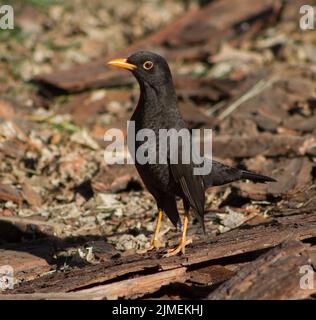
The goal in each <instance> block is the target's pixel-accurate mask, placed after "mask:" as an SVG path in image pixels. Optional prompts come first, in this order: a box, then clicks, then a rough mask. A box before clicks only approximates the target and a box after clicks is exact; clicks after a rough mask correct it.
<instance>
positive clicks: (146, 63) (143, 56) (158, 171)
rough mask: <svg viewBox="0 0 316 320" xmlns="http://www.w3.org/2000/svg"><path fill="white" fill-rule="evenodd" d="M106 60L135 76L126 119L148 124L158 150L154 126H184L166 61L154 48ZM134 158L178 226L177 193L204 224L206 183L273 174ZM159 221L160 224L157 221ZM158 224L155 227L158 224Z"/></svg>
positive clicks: (138, 127) (137, 125) (215, 164)
mask: <svg viewBox="0 0 316 320" xmlns="http://www.w3.org/2000/svg"><path fill="white" fill-rule="evenodd" d="M109 64H111V65H114V66H117V67H121V68H125V69H129V70H130V71H131V72H132V73H133V75H134V76H135V77H136V79H137V80H138V83H139V85H140V98H139V101H138V104H137V107H136V109H135V111H134V114H133V116H132V118H131V120H133V121H135V129H136V134H137V132H138V131H139V130H141V129H143V128H149V129H152V130H153V131H154V132H155V134H156V137H157V140H156V151H157V154H158V150H159V140H158V137H159V134H158V130H159V129H162V128H164V129H171V128H174V129H176V130H180V129H182V128H187V125H186V123H185V122H184V120H183V119H182V117H181V114H180V112H179V109H178V107H177V97H176V93H175V90H174V86H173V81H172V76H171V72H170V69H169V66H168V64H167V62H166V61H165V59H164V58H162V57H161V56H159V55H158V54H155V53H151V52H146V51H139V52H136V53H134V54H132V55H131V56H130V57H129V58H128V59H116V60H113V61H110V62H109ZM180 141H181V139H180ZM143 143H144V142H143V141H141V142H140V141H136V142H135V144H136V145H135V146H136V150H137V148H138V147H139V146H140V145H142V144H143ZM181 150H182V148H181V144H179V150H178V151H179V154H180V155H181ZM168 154H169V153H168ZM179 159H181V157H179ZM135 163H136V168H137V171H138V172H139V175H140V176H141V178H142V180H143V181H144V184H145V185H146V187H147V188H148V190H149V192H150V193H151V194H152V195H153V196H154V198H155V200H156V202H157V206H158V209H159V210H162V211H164V212H165V213H166V214H167V216H168V217H169V219H170V220H171V221H172V223H173V224H174V225H175V226H177V227H179V226H180V225H181V220H180V217H179V213H178V209H177V205H176V196H178V197H180V198H181V199H182V200H183V204H184V208H185V212H186V217H188V211H189V208H192V209H193V213H194V215H195V216H196V217H197V218H198V220H199V221H200V223H201V225H202V227H203V230H204V204H205V189H206V188H208V187H210V186H218V185H223V184H226V183H229V182H233V181H236V180H240V179H249V180H251V181H254V182H268V181H275V180H274V179H273V178H270V177H267V176H263V175H260V174H257V173H254V172H251V171H246V170H239V169H237V168H233V167H229V166H226V165H224V164H221V163H219V162H217V161H212V171H211V173H210V174H209V175H206V176H202V175H194V174H193V168H194V166H195V165H194V164H193V163H192V162H191V163H190V164H182V163H179V164H171V163H170V161H168V163H167V164H159V163H158V164H140V163H138V162H137V159H136V161H135ZM158 224H159V226H160V222H159V223H158ZM158 224H157V228H159V227H158ZM186 225H187V220H186ZM185 229H186V226H185ZM185 231H186V230H185ZM155 235H156V234H155ZM155 240H157V239H155V238H154V240H153V245H152V247H157V245H155V244H156V242H157V241H156V242H155ZM185 241H186V240H185V236H184V237H183V238H182V247H181V250H182V252H184V247H185ZM183 242H184V243H183ZM179 247H180V246H179ZM174 252H175V253H177V252H179V250H178V251H177V250H174V251H173V253H174ZM173 253H171V254H170V255H172V254H173Z"/></svg>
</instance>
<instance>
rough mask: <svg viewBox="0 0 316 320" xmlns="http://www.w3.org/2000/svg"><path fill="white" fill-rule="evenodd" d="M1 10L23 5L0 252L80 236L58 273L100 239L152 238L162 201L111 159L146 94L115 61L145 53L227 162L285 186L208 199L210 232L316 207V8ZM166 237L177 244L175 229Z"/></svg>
mask: <svg viewBox="0 0 316 320" xmlns="http://www.w3.org/2000/svg"><path fill="white" fill-rule="evenodd" d="M1 4H9V5H11V6H12V7H13V8H14V29H13V30H0V63H1V64H0V221H2V222H0V229H1V223H2V225H3V226H5V228H4V227H2V229H1V230H3V231H1V232H0V243H2V245H7V244H8V243H20V242H23V241H25V240H36V239H43V238H44V239H45V238H46V237H47V236H56V237H58V238H68V239H75V240H74V242H73V243H72V245H71V246H70V249H69V248H67V249H65V248H63V249H62V250H55V251H53V256H54V259H55V260H54V261H55V262H56V261H57V262H58V263H57V265H58V267H54V268H53V267H52V266H51V265H50V266H49V267H48V269H52V268H53V269H54V270H56V269H58V268H60V265H62V267H63V268H67V267H68V268H70V266H71V264H72V263H75V262H78V259H79V261H81V262H82V261H86V260H87V261H89V262H91V261H92V262H96V261H98V259H101V258H100V255H99V258H98V255H97V254H95V255H91V254H90V255H89V250H87V249H86V248H87V247H95V248H97V244H98V243H100V242H102V243H104V241H105V242H106V243H110V244H114V246H115V250H118V251H119V252H125V254H127V253H133V252H135V250H136V249H140V248H143V247H144V246H145V245H146V243H147V242H148V241H149V240H150V234H151V232H152V230H153V228H154V218H155V212H156V207H155V203H154V201H153V199H152V198H151V196H150V195H149V194H148V192H147V191H146V190H145V189H144V188H143V185H142V182H141V181H140V179H139V177H138V176H137V173H136V171H135V169H134V167H133V166H132V165H125V166H122V165H113V166H108V165H106V163H105V162H104V159H103V156H104V150H105V146H106V144H105V143H104V141H103V136H104V133H105V131H106V130H107V129H109V128H120V129H122V130H123V131H124V132H125V133H126V121H127V120H128V119H129V118H130V116H131V114H132V112H133V109H134V106H135V104H136V103H137V100H138V95H139V88H138V85H137V83H136V81H135V80H134V79H133V78H132V77H131V76H130V75H128V73H127V72H123V73H122V72H121V71H118V70H114V68H108V67H107V66H106V64H105V62H106V61H108V60H110V59H111V58H113V57H127V56H128V54H129V53H131V52H134V51H136V50H139V49H146V50H151V51H155V52H157V53H160V54H162V55H163V56H164V57H166V59H167V60H168V62H169V64H170V67H171V70H172V73H173V76H174V81H175V85H176V90H177V94H178V98H179V107H180V110H181V112H182V114H183V117H184V118H185V120H186V121H187V122H188V123H189V125H190V127H191V128H213V129H214V134H213V138H214V140H213V153H214V157H215V158H216V159H219V160H221V161H223V162H225V163H227V164H230V165H236V166H239V167H243V168H248V169H250V170H255V171H258V172H261V173H263V174H267V175H269V176H273V177H275V178H277V179H278V183H275V184H269V185H254V184H248V183H246V182H241V183H235V184H233V185H230V186H228V187H226V186H224V187H216V188H212V189H211V190H209V192H208V193H207V214H206V226H207V231H208V234H209V235H217V234H219V233H223V232H226V231H229V230H231V229H234V228H236V227H238V226H240V225H244V224H248V223H256V221H257V222H262V221H265V219H269V218H271V217H272V218H273V217H277V216H281V215H283V214H293V213H302V212H313V210H315V209H316V185H315V179H316V169H315V159H316V158H315V157H316V140H315V134H316V96H315V87H316V65H315V64H316V32H315V30H302V29H301V28H300V25H299V22H300V19H301V17H302V14H300V12H299V10H300V7H301V6H302V5H303V4H310V5H311V6H314V7H313V8H315V5H316V3H315V1H308V0H304V1H300V0H292V1H290V0H289V1H281V0H276V1H272V0H262V1H251V0H236V1H228V0H214V1H207V0H205V1H194V0H192V1H190V0H186V1H184V0H176V1H166V0H151V1H149V0H148V1H145V0H144V1H128V0H116V1H112V0H91V1H83V0H72V1H58V0H24V1H22V0H21V1H18V0H14V1H12V0H11V1H10V0H7V1H1ZM29 225H32V227H31V228H30V227H28V226H29ZM8 226H10V228H9V227H8ZM8 230H9V231H8ZM190 233H192V234H193V236H194V237H196V238H199V237H200V236H201V234H200V233H201V231H200V230H199V226H198V224H197V223H196V221H194V222H193V224H192V226H191V227H190ZM163 234H164V236H163V237H162V238H164V239H162V242H163V243H164V244H165V245H170V244H172V243H174V242H176V241H177V234H176V232H175V230H174V229H173V228H172V226H171V224H170V223H169V222H167V219H165V224H164V225H163ZM78 248H80V250H81V254H78V250H79V249H78ZM95 252H97V249H96V251H95ZM101 256H102V255H101ZM46 271H47V270H46ZM33 276H34V275H33Z"/></svg>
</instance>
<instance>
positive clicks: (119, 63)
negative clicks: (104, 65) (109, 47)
mask: <svg viewBox="0 0 316 320" xmlns="http://www.w3.org/2000/svg"><path fill="white" fill-rule="evenodd" d="M108 64H109V65H110V66H114V67H118V68H123V69H127V70H134V69H135V68H137V67H136V66H135V65H134V64H131V63H128V62H127V59H114V60H111V61H109V62H108Z"/></svg>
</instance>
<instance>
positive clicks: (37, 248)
mask: <svg viewBox="0 0 316 320" xmlns="http://www.w3.org/2000/svg"><path fill="white" fill-rule="evenodd" d="M53 253H54V246H53V245H52V243H49V242H45V243H44V242H39V241H37V242H33V243H31V244H28V243H25V244H21V243H19V244H12V245H9V244H8V245H2V246H0V266H2V265H9V266H11V267H12V268H13V270H14V279H15V280H17V281H22V280H23V281H30V280H32V279H35V278H38V277H39V276H40V275H42V274H43V273H45V272H48V271H49V270H50V269H51V268H52V262H53Z"/></svg>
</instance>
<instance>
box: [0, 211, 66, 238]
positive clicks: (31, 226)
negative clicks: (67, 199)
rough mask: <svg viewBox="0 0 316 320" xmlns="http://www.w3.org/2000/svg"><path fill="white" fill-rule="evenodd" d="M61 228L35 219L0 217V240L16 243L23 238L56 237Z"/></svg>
mask: <svg viewBox="0 0 316 320" xmlns="http://www.w3.org/2000/svg"><path fill="white" fill-rule="evenodd" d="M61 228H62V227H61V226H59V225H58V224H56V223H52V222H48V221H41V220H37V219H35V218H21V217H15V216H14V217H2V216H0V230H1V233H0V239H2V240H3V241H8V242H18V241H21V240H22V239H23V238H30V239H32V238H33V239H34V238H43V237H47V236H58V235H60V234H61Z"/></svg>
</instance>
